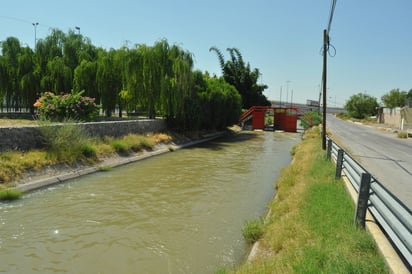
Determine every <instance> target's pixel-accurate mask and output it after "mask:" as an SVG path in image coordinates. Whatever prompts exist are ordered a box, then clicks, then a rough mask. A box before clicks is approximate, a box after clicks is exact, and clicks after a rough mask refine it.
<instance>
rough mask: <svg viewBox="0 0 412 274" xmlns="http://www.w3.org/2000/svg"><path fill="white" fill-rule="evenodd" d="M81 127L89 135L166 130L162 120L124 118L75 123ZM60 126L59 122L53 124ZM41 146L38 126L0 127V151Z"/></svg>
mask: <svg viewBox="0 0 412 274" xmlns="http://www.w3.org/2000/svg"><path fill="white" fill-rule="evenodd" d="M76 125H78V126H81V127H83V128H84V129H85V130H86V132H87V133H89V134H90V135H91V136H96V137H103V136H112V137H119V136H124V135H127V134H129V133H134V134H142V133H146V132H161V131H164V130H166V123H165V121H164V120H126V121H109V122H90V123H82V124H76ZM53 126H54V127H56V128H57V127H61V126H62V125H61V124H56V125H53ZM41 146H42V135H41V132H40V129H39V126H18V127H0V152H1V151H9V150H23V151H25V150H29V149H33V148H40V147H41Z"/></svg>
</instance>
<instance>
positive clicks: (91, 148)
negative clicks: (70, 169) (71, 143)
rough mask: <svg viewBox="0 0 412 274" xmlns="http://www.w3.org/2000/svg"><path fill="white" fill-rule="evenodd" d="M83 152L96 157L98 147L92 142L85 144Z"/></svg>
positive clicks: (87, 155)
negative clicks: (91, 143)
mask: <svg viewBox="0 0 412 274" xmlns="http://www.w3.org/2000/svg"><path fill="white" fill-rule="evenodd" d="M82 154H83V155H84V156H85V157H87V158H95V157H96V156H97V149H96V148H95V147H94V146H92V145H90V144H84V145H83V147H82Z"/></svg>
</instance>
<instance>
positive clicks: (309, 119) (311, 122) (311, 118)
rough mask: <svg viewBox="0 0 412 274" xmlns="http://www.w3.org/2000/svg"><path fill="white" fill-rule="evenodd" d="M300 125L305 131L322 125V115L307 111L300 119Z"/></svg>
mask: <svg viewBox="0 0 412 274" xmlns="http://www.w3.org/2000/svg"><path fill="white" fill-rule="evenodd" d="M300 123H301V125H302V126H303V128H304V129H305V130H306V129H308V128H311V127H313V126H317V125H319V124H320V123H322V115H321V113H320V112H319V111H308V112H306V113H305V114H304V115H303V116H302V117H301V119H300Z"/></svg>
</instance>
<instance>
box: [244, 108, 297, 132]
mask: <svg viewBox="0 0 412 274" xmlns="http://www.w3.org/2000/svg"><path fill="white" fill-rule="evenodd" d="M269 111H270V112H272V113H273V121H274V124H273V129H275V130H284V131H286V132H296V129H297V128H296V127H297V118H298V109H297V108H293V107H284V108H282V107H279V108H272V107H267V106H253V107H251V108H250V109H248V110H247V111H245V112H244V113H243V114H242V115H241V116H240V118H239V124H241V125H242V127H243V125H244V124H245V123H248V122H249V121H250V120H251V129H252V130H255V129H262V130H263V129H265V116H266V112H269ZM249 124H250V122H249Z"/></svg>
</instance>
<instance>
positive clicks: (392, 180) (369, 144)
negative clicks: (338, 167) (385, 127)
mask: <svg viewBox="0 0 412 274" xmlns="http://www.w3.org/2000/svg"><path fill="white" fill-rule="evenodd" d="M326 128H327V130H329V131H331V132H332V138H336V139H337V140H338V141H340V142H341V143H342V145H343V146H344V147H345V148H346V149H348V152H349V153H350V154H351V155H352V157H354V158H355V159H356V160H357V161H358V162H360V163H361V164H362V166H363V167H364V168H365V169H366V170H367V171H368V172H369V173H371V174H372V176H373V177H375V178H376V179H378V181H379V182H380V183H381V184H383V185H384V186H385V187H386V188H387V189H388V190H389V191H391V192H392V193H393V194H394V195H395V196H397V197H398V198H399V199H400V200H401V201H402V202H403V203H404V204H405V205H406V206H408V207H409V208H410V209H412V140H411V139H399V138H398V137H397V136H396V134H394V133H391V132H385V131H382V130H378V129H377V128H376V127H374V126H366V125H361V124H356V123H353V122H345V121H342V120H340V119H337V118H336V117H334V116H333V115H331V114H328V115H327V118H326Z"/></svg>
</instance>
